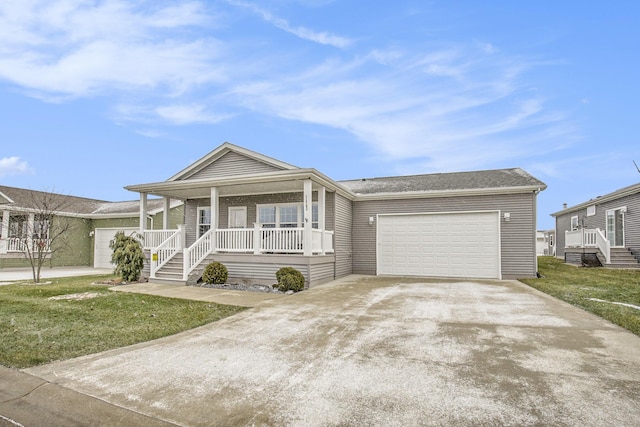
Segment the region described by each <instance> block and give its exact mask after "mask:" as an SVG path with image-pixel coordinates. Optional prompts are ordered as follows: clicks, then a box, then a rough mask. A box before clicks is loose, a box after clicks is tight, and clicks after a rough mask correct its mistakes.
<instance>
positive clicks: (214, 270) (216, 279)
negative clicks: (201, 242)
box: [202, 261, 229, 285]
mask: <svg viewBox="0 0 640 427" xmlns="http://www.w3.org/2000/svg"><path fill="white" fill-rule="evenodd" d="M228 277H229V272H228V271H227V267H225V266H224V264H222V263H221V262H218V261H214V262H212V263H211V264H208V265H207V266H206V267H205V268H204V271H203V272H202V281H203V282H204V283H207V284H209V285H222V284H224V283H226V282H227V278H228Z"/></svg>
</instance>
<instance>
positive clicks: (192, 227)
mask: <svg viewBox="0 0 640 427" xmlns="http://www.w3.org/2000/svg"><path fill="white" fill-rule="evenodd" d="M199 202H201V201H200V200H187V201H186V202H185V203H184V223H185V234H186V239H185V240H186V245H187V246H191V245H192V244H193V243H194V242H195V241H196V240H197V233H198V231H197V230H196V228H197V227H198V206H199V205H198V203H199ZM201 206H208V205H206V204H203V205H201Z"/></svg>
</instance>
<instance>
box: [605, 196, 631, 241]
mask: <svg viewBox="0 0 640 427" xmlns="http://www.w3.org/2000/svg"><path fill="white" fill-rule="evenodd" d="M617 211H620V212H621V213H622V244H621V245H614V244H613V243H611V239H609V223H608V222H609V212H614V221H615V212H617ZM626 213H627V206H626V205H624V206H619V207H617V208H612V209H607V210H606V211H605V213H604V230H605V236H606V238H607V240H608V241H609V243H611V247H612V248H624V247H625V245H626V243H627V242H626V240H627V239H626V237H625V227H626V224H625V216H626V215H625V214H626ZM614 225H615V222H614ZM614 231H615V230H614Z"/></svg>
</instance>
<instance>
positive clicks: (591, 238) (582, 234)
mask: <svg viewBox="0 0 640 427" xmlns="http://www.w3.org/2000/svg"><path fill="white" fill-rule="evenodd" d="M564 236H565V240H564V242H565V243H564V246H565V248H598V250H599V251H600V252H601V253H602V255H603V256H604V258H605V262H606V263H607V264H610V263H611V243H610V242H609V240H607V237H606V236H605V235H604V233H603V232H602V230H600V229H599V228H581V229H579V230H573V231H565V233H564Z"/></svg>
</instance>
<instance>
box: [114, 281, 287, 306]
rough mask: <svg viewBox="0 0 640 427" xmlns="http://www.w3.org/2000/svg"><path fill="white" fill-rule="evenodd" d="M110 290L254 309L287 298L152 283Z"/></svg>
mask: <svg viewBox="0 0 640 427" xmlns="http://www.w3.org/2000/svg"><path fill="white" fill-rule="evenodd" d="M110 289H111V290H112V291H118V292H134V293H138V294H148V295H158V296H162V297H169V298H182V299H190V300H195V301H208V302H215V303H218V304H228V305H237V306H239V307H255V306H256V305H258V304H260V303H263V302H265V301H274V300H278V299H280V298H287V297H288V295H285V294H276V293H273V294H272V293H266V292H249V291H232V290H225V289H215V288H201V287H196V286H177V285H164V284H159V283H153V282H149V283H134V284H131V285H123V286H114V287H113V288H110Z"/></svg>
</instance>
